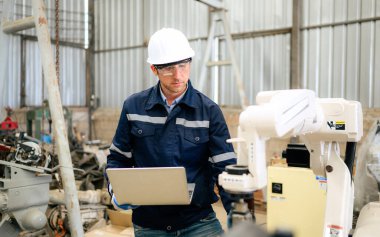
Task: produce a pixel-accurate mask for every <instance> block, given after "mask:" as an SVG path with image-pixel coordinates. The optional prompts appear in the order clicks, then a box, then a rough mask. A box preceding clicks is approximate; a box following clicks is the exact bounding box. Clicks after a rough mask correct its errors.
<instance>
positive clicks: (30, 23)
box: [2, 16, 34, 34]
mask: <svg viewBox="0 0 380 237" xmlns="http://www.w3.org/2000/svg"><path fill="white" fill-rule="evenodd" d="M2 24H3V31H4V32H5V33H7V34H12V33H16V32H18V31H22V30H27V29H30V28H33V27H34V17H33V16H28V17H25V18H22V19H18V20H14V21H5V22H3V23H2Z"/></svg>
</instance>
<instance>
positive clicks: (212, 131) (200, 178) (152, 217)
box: [107, 28, 236, 237]
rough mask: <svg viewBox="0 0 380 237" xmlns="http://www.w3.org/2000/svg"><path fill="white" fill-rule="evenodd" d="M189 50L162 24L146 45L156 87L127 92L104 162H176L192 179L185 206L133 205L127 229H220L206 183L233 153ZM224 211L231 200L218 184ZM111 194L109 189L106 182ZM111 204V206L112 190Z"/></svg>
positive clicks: (148, 232) (177, 232) (197, 232)
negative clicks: (194, 77)
mask: <svg viewBox="0 0 380 237" xmlns="http://www.w3.org/2000/svg"><path fill="white" fill-rule="evenodd" d="M193 56H194V51H193V50H192V48H191V47H190V45H189V42H188V40H187V38H186V37H185V36H184V34H183V33H182V32H180V31H178V30H175V29H170V28H163V29H161V30H159V31H157V32H156V33H154V34H153V35H152V37H151V39H150V41H149V45H148V59H147V62H148V63H149V64H151V66H150V68H151V70H152V72H153V74H154V75H156V76H157V77H158V79H159V82H158V83H157V85H156V86H154V87H152V88H149V89H147V90H145V91H142V92H140V93H136V94H134V95H131V96H130V97H129V98H127V99H126V100H125V102H124V105H123V109H122V112H121V116H120V121H119V124H118V127H117V130H116V134H115V137H114V139H113V143H112V145H111V147H110V155H109V156H108V159H107V168H116V167H119V168H120V167H168V166H183V167H185V169H186V175H187V181H188V183H195V190H194V194H193V198H192V201H191V204H190V205H173V206H138V207H137V208H136V207H135V209H134V210H133V214H132V221H133V223H134V229H135V236H136V237H139V236H185V235H186V236H218V235H221V234H222V233H223V230H222V228H221V225H220V223H219V221H218V219H216V216H215V213H214V211H213V209H212V206H211V204H212V203H214V202H216V201H217V200H218V197H217V195H216V194H215V193H214V185H215V183H217V181H218V175H219V174H220V173H221V172H222V171H224V168H225V166H226V165H230V164H235V163H236V156H235V153H234V150H233V147H232V145H231V144H228V143H227V142H226V140H227V139H228V138H230V135H229V132H228V128H227V125H226V122H225V120H224V117H223V114H222V112H221V110H220V108H219V107H218V105H217V104H215V103H214V102H213V101H211V100H210V99H209V98H207V97H206V96H205V95H203V94H202V93H200V92H199V91H197V90H195V89H194V88H193V87H192V85H191V83H190V81H189V76H190V65H191V60H192V57H193ZM218 188H219V194H220V196H221V199H222V202H223V205H224V208H225V210H226V211H227V213H228V212H229V210H230V208H231V201H232V200H230V199H229V197H228V195H227V194H226V193H225V191H224V190H223V188H221V187H219V185H218ZM109 190H110V194H111V195H113V194H112V188H109ZM112 201H113V204H114V206H115V207H116V208H123V209H127V208H130V207H131V206H129V205H119V204H118V203H117V197H115V196H114V195H113V196H112Z"/></svg>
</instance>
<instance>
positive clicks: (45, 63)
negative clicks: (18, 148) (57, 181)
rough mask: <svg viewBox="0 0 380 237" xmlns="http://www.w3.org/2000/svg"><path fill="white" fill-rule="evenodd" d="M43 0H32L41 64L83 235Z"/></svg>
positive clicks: (69, 203) (74, 227)
mask: <svg viewBox="0 0 380 237" xmlns="http://www.w3.org/2000/svg"><path fill="white" fill-rule="evenodd" d="M45 9H46V8H45V4H44V2H43V0H33V13H34V17H35V18H34V21H35V25H36V30H37V36H38V46H39V48H40V52H41V62H42V68H43V72H44V76H45V82H46V87H47V89H48V100H49V108H50V113H51V117H52V121H53V131H54V136H55V138H56V143H57V150H58V159H59V164H60V166H61V168H60V169H61V176H62V183H63V189H64V190H65V201H66V209H67V213H68V217H69V224H70V232H71V236H73V237H77V236H80V237H82V236H84V233H83V226H82V220H81V215H80V208H79V201H78V194H77V190H76V186H75V179H74V171H73V165H72V162H71V154H70V149H69V143H68V139H67V132H66V127H65V126H66V125H65V120H64V116H63V109H62V101H61V96H60V92H59V87H58V80H57V74H56V70H55V66H54V59H53V50H52V47H51V43H50V34H49V28H48V25H47V19H46V15H45Z"/></svg>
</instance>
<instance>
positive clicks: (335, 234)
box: [327, 225, 343, 237]
mask: <svg viewBox="0 0 380 237" xmlns="http://www.w3.org/2000/svg"><path fill="white" fill-rule="evenodd" d="M327 228H328V230H329V237H340V236H341V234H342V233H343V227H342V226H338V225H328V226H327Z"/></svg>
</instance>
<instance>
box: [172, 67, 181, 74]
mask: <svg viewBox="0 0 380 237" xmlns="http://www.w3.org/2000/svg"><path fill="white" fill-rule="evenodd" d="M172 73H173V77H179V74H180V69H179V67H178V65H175V66H174V67H173V71H172Z"/></svg>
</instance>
